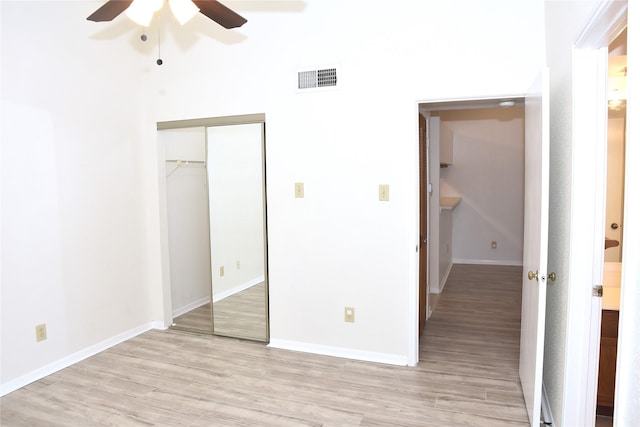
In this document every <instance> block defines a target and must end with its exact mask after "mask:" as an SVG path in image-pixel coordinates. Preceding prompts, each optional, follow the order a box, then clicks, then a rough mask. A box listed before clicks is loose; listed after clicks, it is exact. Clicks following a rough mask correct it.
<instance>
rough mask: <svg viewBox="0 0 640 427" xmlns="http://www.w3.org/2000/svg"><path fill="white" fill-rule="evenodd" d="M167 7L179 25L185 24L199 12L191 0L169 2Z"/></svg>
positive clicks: (170, 0)
mask: <svg viewBox="0 0 640 427" xmlns="http://www.w3.org/2000/svg"><path fill="white" fill-rule="evenodd" d="M169 7H170V8H171V11H172V12H173V16H175V17H176V19H177V20H178V22H179V23H180V25H184V24H186V23H187V22H188V21H189V20H190V19H191V18H193V17H194V16H196V14H197V13H198V12H200V8H198V6H196V5H195V4H194V3H193V1H191V0H169Z"/></svg>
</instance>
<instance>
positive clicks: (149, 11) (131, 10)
mask: <svg viewBox="0 0 640 427" xmlns="http://www.w3.org/2000/svg"><path fill="white" fill-rule="evenodd" d="M154 6H155V5H154V4H153V3H152V2H150V1H149V0H133V2H132V3H131V6H129V7H128V8H127V9H126V10H125V11H124V13H125V14H126V15H127V16H128V17H129V19H131V20H132V21H133V22H135V23H136V24H138V25H141V26H143V27H148V26H149V24H150V23H151V19H152V18H153V14H154V13H155V9H154ZM160 6H161V7H162V3H160Z"/></svg>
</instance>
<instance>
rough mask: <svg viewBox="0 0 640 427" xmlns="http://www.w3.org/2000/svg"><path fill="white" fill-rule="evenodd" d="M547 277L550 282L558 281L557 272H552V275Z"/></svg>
mask: <svg viewBox="0 0 640 427" xmlns="http://www.w3.org/2000/svg"><path fill="white" fill-rule="evenodd" d="M547 277H548V278H549V280H551V281H552V282H555V281H556V278H557V277H558V276H557V275H556V272H555V271H552V272H551V273H549V274H547Z"/></svg>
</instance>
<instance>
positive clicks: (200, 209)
mask: <svg viewBox="0 0 640 427" xmlns="http://www.w3.org/2000/svg"><path fill="white" fill-rule="evenodd" d="M159 138H160V140H161V142H162V141H164V147H165V158H166V162H165V176H166V192H167V222H168V238H169V265H170V277H171V303H172V307H173V326H174V327H177V328H181V329H187V330H192V331H196V332H206V333H212V332H213V325H212V315H211V287H210V286H211V285H210V284H211V268H210V263H209V253H210V249H209V244H210V243H209V234H208V232H207V230H208V229H209V206H208V194H207V170H206V145H205V131H204V128H202V127H200V128H187V129H171V130H164V131H162V132H160V135H159Z"/></svg>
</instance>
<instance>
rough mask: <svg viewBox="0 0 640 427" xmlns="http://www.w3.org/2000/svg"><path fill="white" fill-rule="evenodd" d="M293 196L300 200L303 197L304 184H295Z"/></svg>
mask: <svg viewBox="0 0 640 427" xmlns="http://www.w3.org/2000/svg"><path fill="white" fill-rule="evenodd" d="M295 195H296V198H297V199H302V198H303V197H304V182H296V183H295Z"/></svg>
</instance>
